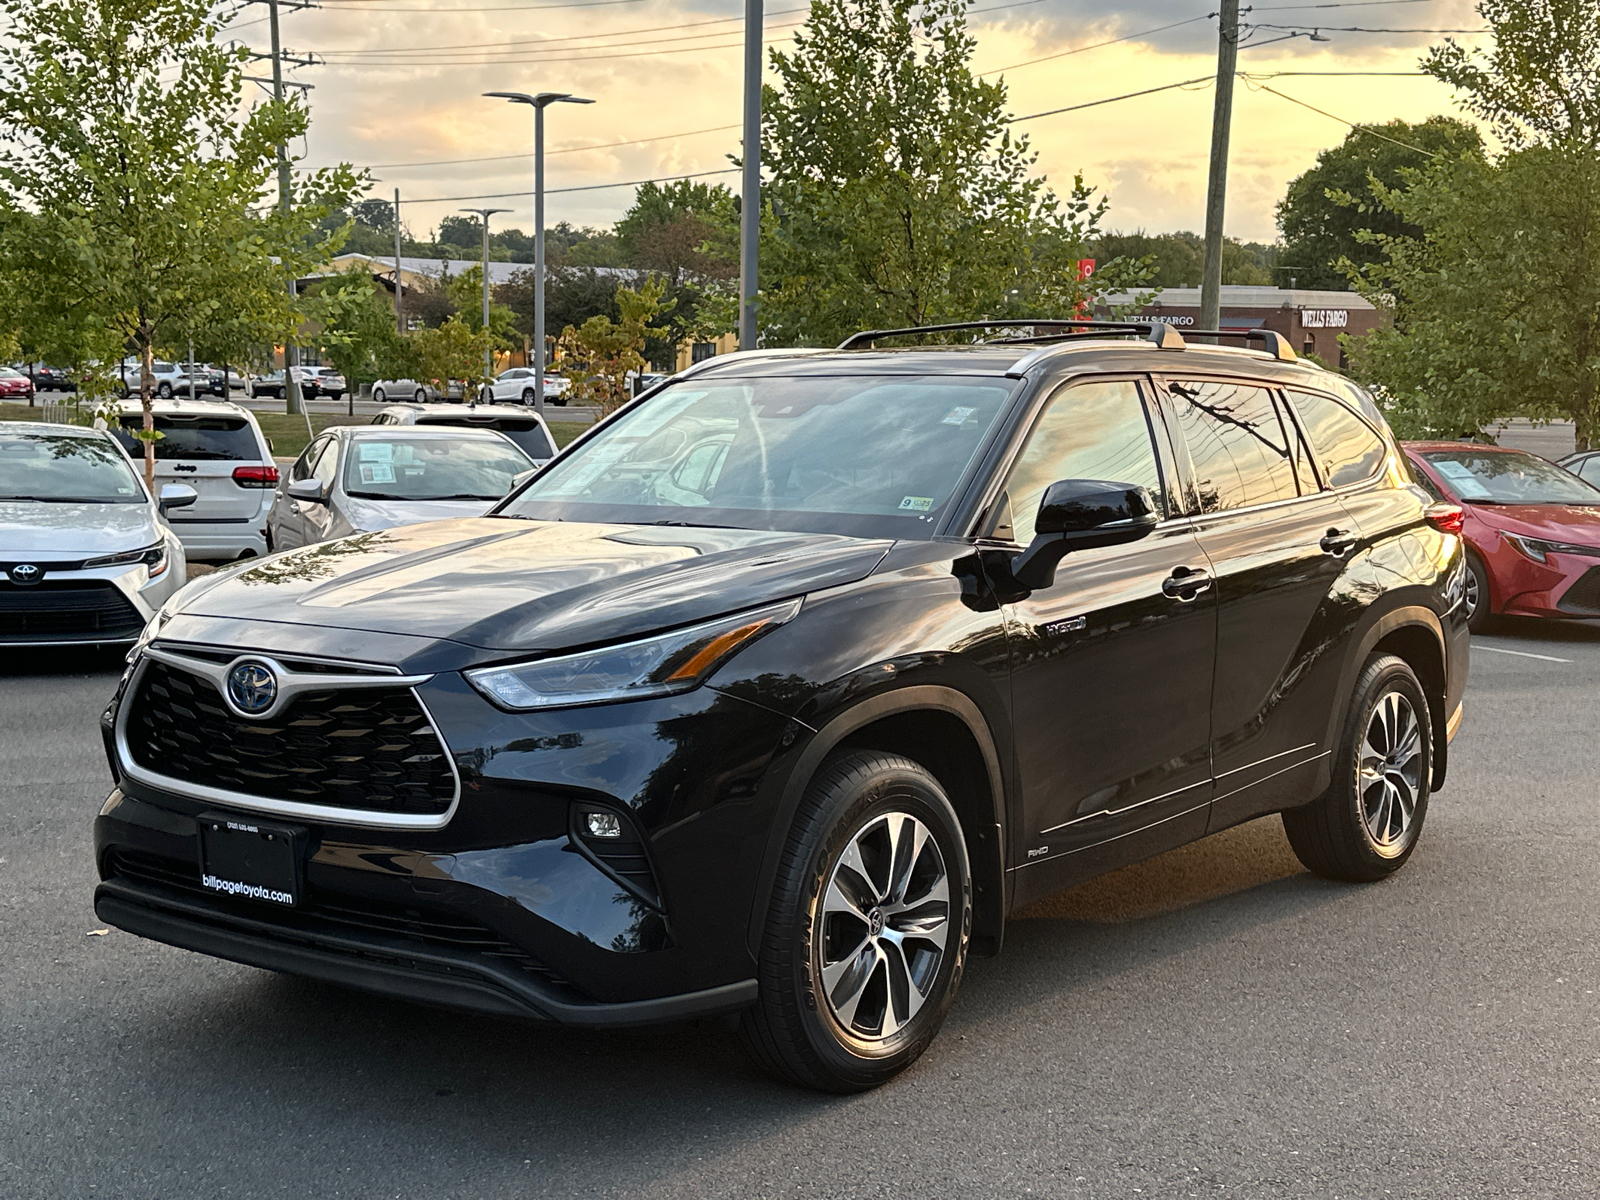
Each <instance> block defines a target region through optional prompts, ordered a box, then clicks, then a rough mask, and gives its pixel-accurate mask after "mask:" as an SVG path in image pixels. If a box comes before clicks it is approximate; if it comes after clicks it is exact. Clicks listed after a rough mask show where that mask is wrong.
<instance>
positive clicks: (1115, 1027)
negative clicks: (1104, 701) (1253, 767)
mask: <svg viewBox="0 0 1600 1200" xmlns="http://www.w3.org/2000/svg"><path fill="white" fill-rule="evenodd" d="M117 669H118V663H117V662H116V660H115V659H112V658H106V657H101V658H99V659H93V658H78V659H70V660H69V659H64V658H62V657H60V656H55V657H53V658H50V659H48V660H46V659H29V660H12V661H10V662H9V663H0V781H3V782H0V798H3V799H0V931H3V932H0V944H3V947H4V952H5V953H4V958H3V960H0V962H3V966H0V1196H4V1197H13V1196H15V1197H28V1198H35V1197H37V1198H45V1197H71V1198H74V1200H80V1198H82V1197H88V1196H111V1197H126V1198H130V1200H131V1198H142V1197H150V1198H161V1200H177V1198H180V1197H208V1198H209V1197H222V1196H227V1197H251V1196H300V1197H373V1198H377V1197H406V1198H412V1197H417V1198H423V1197H427V1198H433V1197H439V1198H446V1197H448V1198H468V1197H496V1198H498V1197H506V1196H513V1195H517V1196H521V1195H551V1196H627V1197H677V1196H681V1197H709V1196H729V1197H765V1196H794V1197H813V1196H820V1197H897V1198H898V1197H967V1196H985V1197H987V1196H1003V1197H1012V1196H1048V1197H1135V1196H1142V1197H1177V1196H1243V1197H1256V1196H1259V1197H1368V1196H1371V1197H1381V1196H1387V1195H1394V1196H1413V1197H1415V1196H1427V1197H1487V1196H1518V1197H1528V1196H1574V1195H1590V1194H1593V1193H1594V1192H1595V1191H1596V1190H1597V1182H1596V1181H1597V1178H1600V1166H1597V1163H1600V1125H1597V1121H1600V1030H1597V1004H1596V993H1597V991H1600V969H1597V954H1596V949H1595V947H1596V944H1597V941H1600V937H1597V935H1600V906H1597V904H1596V902H1595V897H1596V895H1597V894H1600V853H1597V851H1600V805H1597V803H1596V799H1597V792H1600V787H1597V785H1600V755H1596V753H1595V746H1596V737H1595V726H1596V713H1595V698H1596V696H1597V694H1600V692H1597V685H1600V627H1586V626H1581V625H1576V624H1561V623H1549V624H1544V625H1534V624H1531V623H1520V624H1517V625H1514V626H1510V627H1508V628H1506V629H1505V630H1504V631H1503V632H1502V633H1500V634H1499V635H1497V636H1495V637H1491V638H1484V639H1479V640H1478V641H1477V642H1476V643H1475V646H1474V652H1473V662H1472V683H1471V687H1470V689H1469V692H1468V697H1467V716H1466V722H1465V725H1464V727H1463V729H1462V732H1461V735H1460V737H1459V738H1458V739H1457V741H1456V744H1455V747H1454V751H1453V758H1452V767H1451V773H1450V774H1451V779H1450V783H1449V786H1448V787H1447V789H1446V790H1445V791H1443V792H1441V793H1439V794H1438V795H1437V796H1436V797H1435V798H1434V803H1433V807H1432V808H1431V810H1430V813H1429V816H1428V820H1427V826H1426V829H1425V831H1424V834H1423V838H1422V842H1421V845H1420V847H1419V849H1418V851H1417V853H1416V855H1415V856H1414V858H1413V859H1412V861H1411V863H1410V864H1409V865H1408V867H1407V868H1406V869H1405V870H1404V871H1403V872H1401V873H1400V875H1399V876H1398V877H1396V878H1394V879H1392V880H1390V881H1389V882H1387V883H1384V884H1380V885H1375V886H1367V887H1353V886H1346V885H1335V884H1329V883H1325V882H1322V881H1320V880H1317V879H1315V878H1313V877H1311V876H1310V875H1308V874H1306V873H1305V872H1304V871H1302V870H1301V869H1300V868H1299V866H1298V864H1297V863H1296V862H1295V860H1294V858H1293V856H1292V855H1291V854H1290V852H1289V850H1288V847H1287V844H1286V843H1285V842H1284V839H1283V836H1282V833H1281V830H1280V827H1279V825H1278V823H1277V820H1276V818H1269V819H1267V820H1264V821H1259V822H1255V823H1253V824H1251V825H1249V826H1245V827H1243V828H1240V829H1237V830H1233V831H1230V832H1228V833H1225V834H1221V835H1218V836H1216V837H1213V838H1211V839H1208V840H1207V841H1205V842H1202V843H1200V844H1198V845H1196V846H1192V847H1188V848H1186V849H1184V850H1180V851H1177V852H1175V853H1173V854H1169V855H1166V856H1164V857H1162V858H1159V859H1156V860H1153V861H1151V862H1149V863H1145V864H1142V865H1140V866H1137V867H1133V868H1129V869H1128V870H1125V871H1122V872H1118V873H1117V874H1115V875H1112V876H1109V877H1107V878H1105V879H1103V880H1099V881H1096V882H1094V883H1091V884H1088V885H1086V886H1083V887H1080V888H1077V889H1075V890H1073V891H1071V892H1066V893H1062V894H1061V895H1059V896H1056V897H1054V898H1052V899H1050V900H1048V901H1045V902H1043V903H1041V904H1039V905H1036V906H1035V907H1034V908H1033V909H1032V910H1030V911H1028V912H1027V913H1025V914H1024V915H1023V916H1022V917H1021V918H1019V919H1017V920H1016V921H1014V922H1013V923H1012V924H1011V926H1010V927H1009V930H1008V934H1007V945H1006V948H1005V952H1004V953H1003V955H1002V956H1001V957H999V958H998V959H991V960H977V961H975V962H974V963H973V965H972V968H971V970H970V971H969V974H968V976H967V979H966V982H965V984H964V985H963V988H962V992H961V995H960V997H959V999H958V1000H957V1003H956V1007H955V1010H954V1012H953V1013H952V1016H951V1018H950V1020H949V1021H948V1022H947V1024H946V1026H945V1029H944V1032H943V1033H942V1034H941V1035H940V1037H939V1039H938V1040H937V1041H936V1042H935V1044H934V1046H933V1049H932V1050H931V1051H930V1052H929V1053H928V1054H927V1055H926V1056H925V1057H924V1058H923V1059H922V1060H921V1062H920V1063H919V1064H918V1065H917V1066H916V1067H915V1068H913V1069H912V1070H911V1071H910V1072H909V1073H908V1074H907V1075H906V1076H904V1077H903V1078H902V1079H900V1080H899V1081H897V1082H895V1083H893V1084H891V1085H890V1086H888V1087H886V1088H884V1089H882V1090H880V1091H878V1092H875V1093H872V1094H869V1095H864V1096H859V1097H854V1098H849V1099H839V1098H828V1097H821V1096H816V1095H811V1094H807V1093H803V1092H797V1091H794V1090H791V1089H788V1088H785V1087H782V1086H778V1085H775V1084H772V1083H769V1082H768V1081H767V1080H766V1079H765V1078H763V1077H762V1076H760V1075H758V1074H757V1073H756V1072H755V1071H754V1070H753V1069H752V1068H751V1067H750V1066H748V1065H747V1063H746V1062H745V1060H744V1058H743V1057H742V1055H741V1052H740V1051H739V1049H738V1047H737V1045H736V1044H735V1042H734V1040H733V1038H732V1037H731V1035H730V1034H729V1033H728V1032H727V1031H726V1030H724V1029H723V1028H722V1027H720V1026H718V1025H716V1024H709V1023H708V1024H705V1025H700V1026H692V1027H684V1028H674V1029H668V1030H661V1031H654V1032H649V1033H636V1034H628V1035H615V1034H611V1035H597V1034H583V1033H572V1032H566V1031H553V1030H547V1029H542V1028H537V1027H530V1026H526V1025H521V1024H517V1023H513V1022H508V1021H502V1020H496V1019H490V1018H479V1017H472V1016H458V1015H454V1014H449V1013H443V1012H439V1011H434V1010H430V1009H425V1008H419V1007H415V1006H412V1005H408V1004H403V1003H397V1002H391V1001H387V1000H383V999H377V998H373V997H369V996H366V995H363V994H360V993H356V992H350V991H344V990H341V989H338V988H335V987H331V986H325V985H321V984H317V983H311V982H307V981H303V980H297V979H292V978H288V977H284V976H277V975H272V974H269V973H267V972H263V971H258V970H254V969H251V968H247V967H241V966H235V965H232V964H229V963H224V962H218V961H215V960H212V959H208V958H204V957H201V956H198V955H193V954H188V953H186V952H183V951H180V950H175V949H169V948H167V947H164V946H160V945H155V944H153V943H149V942H143V941H140V940H138V939H135V938H132V937H130V936H128V935H126V934H123V933H121V932H119V931H116V930H111V931H110V932H109V933H105V934H103V935H99V934H97V931H98V930H99V928H100V927H99V925H98V923H97V922H96V921H95V919H94V914H93V910H92V907H91V895H92V892H93V888H94V882H95V876H94V869H93V864H92V862H91V855H90V849H89V823H90V820H91V818H92V817H93V815H94V813H95V811H96V809H97V808H98V806H99V804H100V801H101V799H102V798H103V797H104V794H105V792H106V790H107V787H108V778H109V777H108V775H107V771H106V767H105V763H104V761H103V758H102V755H101V750H100V745H99V738H98V735H97V732H96V724H95V720H96V716H97V713H98V711H99V709H100V707H101V705H102V704H103V702H104V701H105V699H106V697H107V696H108V694H109V692H110V690H111V688H112V687H113V685H114V682H115V678H116V672H117Z"/></svg>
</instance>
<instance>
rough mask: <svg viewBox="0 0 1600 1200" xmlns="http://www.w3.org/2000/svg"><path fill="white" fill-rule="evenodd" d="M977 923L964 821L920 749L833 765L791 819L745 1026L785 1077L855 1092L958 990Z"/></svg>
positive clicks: (890, 1071) (883, 1077) (842, 758)
mask: <svg viewBox="0 0 1600 1200" xmlns="http://www.w3.org/2000/svg"><path fill="white" fill-rule="evenodd" d="M971 929H972V883H971V871H970V869H969V867H968V862H967V850H966V843H965V841H964V839H963V838H962V834H961V823H960V821H959V819H958V818H957V817H956V813H955V810H954V809H953V808H952V807H951V805H950V801H949V799H948V797H946V795H945V792H944V789H943V788H942V787H941V786H940V785H939V782H938V780H936V779H935V778H934V777H933V776H932V775H931V774H929V773H928V771H927V770H925V769H924V768H923V767H921V766H920V765H918V764H917V763H915V762H912V761H911V760H910V759H907V758H902V757H900V756H899V755H893V754H883V753H878V752H875V751H855V752H851V753H847V754H842V755H839V756H838V757H836V758H834V759H832V760H830V761H829V762H828V763H826V764H824V766H823V768H822V769H821V771H819V772H818V774H817V777H816V778H815V779H814V780H813V781H812V783H811V786H810V788H809V789H808V791H807V793H806V797H805V800H804V801H802V803H801V806H800V811H799V813H798V814H797V815H796V817H795V823H794V827H793V829H792V830H791V832H790V834H789V841H788V845H787V846H786V847H785V850H784V856H783V861H782V863H781V864H780V866H779V868H778V876H777V879H776V880H775V881H774V887H773V896H772V903H771V906H770V907H769V909H768V912H767V922H766V929H765V935H764V937H763V938H762V947H761V956H760V965H759V979H760V994H759V998H758V1000H757V1002H756V1005H755V1007H754V1008H752V1009H750V1010H748V1011H747V1012H746V1013H745V1014H744V1017H743V1018H742V1022H741V1027H740V1028H741V1033H742V1035H743V1038H744V1041H745V1044H746V1046H747V1047H748V1048H749V1050H750V1052H751V1054H752V1056H753V1057H754V1058H755V1059H756V1061H757V1062H759V1063H760V1064H761V1065H762V1066H763V1067H765V1068H766V1069H767V1070H769V1071H771V1072H772V1073H773V1074H775V1075H778V1076H779V1077H780V1078H783V1079H786V1080H789V1081H790V1082H793V1083H797V1084H800V1085H801V1086H803V1087H811V1088H816V1089H818V1090H821V1091H829V1092H859V1091H865V1090H866V1089H868V1088H873V1087H877V1086H878V1085H879V1084H882V1083H886V1082H888V1081H889V1080H890V1079H892V1078H894V1076H896V1075H898V1074H899V1073H900V1072H901V1071H903V1070H905V1069H906V1068H907V1067H908V1066H910V1065H911V1064H912V1063H913V1062H915V1061H916V1059H917V1058H918V1056H919V1055H921V1054H922V1052H923V1051H924V1050H926V1049H927V1048H928V1044H929V1043H930V1042H932V1041H933V1037H934V1034H936V1033H937V1032H938V1031H939V1026H940V1025H941V1024H942V1023H943V1021H944V1017H945V1013H946V1012H948V1011H949V1008H950V1005H951V1002H952V1001H953V1000H954V999H955V994H956V988H957V986H958V985H959V984H960V982H961V973H962V970H963V968H964V966H965V963H966V956H967V943H968V939H969V938H970V936H971Z"/></svg>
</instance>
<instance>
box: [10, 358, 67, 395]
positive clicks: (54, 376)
mask: <svg viewBox="0 0 1600 1200" xmlns="http://www.w3.org/2000/svg"><path fill="white" fill-rule="evenodd" d="M17 370H18V371H19V372H20V373H21V374H23V375H26V376H28V378H29V379H31V380H32V381H33V387H34V391H35V392H76V391H77V390H78V385H77V384H76V383H74V382H73V380H72V377H71V376H70V375H68V374H67V372H66V369H65V368H64V367H51V366H46V365H45V364H44V363H35V364H33V365H32V366H31V367H18V368H17Z"/></svg>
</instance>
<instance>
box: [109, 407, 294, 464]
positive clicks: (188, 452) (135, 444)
mask: <svg viewBox="0 0 1600 1200" xmlns="http://www.w3.org/2000/svg"><path fill="white" fill-rule="evenodd" d="M155 420H156V429H158V430H159V431H160V432H161V434H162V435H163V436H162V437H161V438H159V439H158V440H157V441H156V444H155V445H156V461H157V462H161V461H163V460H170V459H228V460H241V459H242V460H244V461H246V462H261V461H262V453H261V447H260V446H259V445H257V444H256V434H255V430H253V429H251V428H250V422H249V421H248V420H246V419H245V418H244V417H183V416H162V415H157V417H156V419H155ZM143 427H144V417H143V416H141V415H140V414H138V413H131V414H128V415H126V416H124V417H123V418H122V420H121V423H120V424H119V425H118V426H117V427H116V428H115V429H113V430H112V432H113V433H114V434H116V437H117V440H118V441H119V442H121V443H122V444H123V445H124V446H126V447H127V449H128V453H129V454H136V455H138V456H139V457H141V458H142V457H143V456H144V447H143V445H142V444H141V443H140V442H139V440H138V439H137V438H135V437H134V436H133V433H134V431H135V430H137V429H142V428H143Z"/></svg>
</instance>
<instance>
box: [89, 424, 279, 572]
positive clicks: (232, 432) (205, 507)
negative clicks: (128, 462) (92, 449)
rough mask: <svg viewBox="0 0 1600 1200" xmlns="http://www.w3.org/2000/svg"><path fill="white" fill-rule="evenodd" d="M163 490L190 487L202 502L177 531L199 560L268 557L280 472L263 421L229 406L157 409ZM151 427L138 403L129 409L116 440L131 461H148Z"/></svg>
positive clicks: (177, 521)
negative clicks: (144, 433)
mask: <svg viewBox="0 0 1600 1200" xmlns="http://www.w3.org/2000/svg"><path fill="white" fill-rule="evenodd" d="M154 407H155V413H154V416H155V427H156V429H157V430H158V431H159V432H160V434H161V437H160V438H158V439H157V440H156V443H155V452H156V482H157V484H158V485H159V484H167V483H183V484H187V485H188V486H190V487H192V488H193V489H194V490H195V492H196V499H195V502H194V503H193V505H192V506H190V507H189V508H187V509H185V511H184V513H183V515H182V516H176V517H172V518H171V519H170V523H171V525H172V526H173V528H174V529H175V530H176V531H177V533H178V536H179V537H180V538H181V539H182V540H183V545H184V548H185V550H186V551H187V553H188V556H189V557H190V558H192V559H196V560H203V561H207V562H215V561H221V562H231V561H232V560H234V559H236V558H254V557H255V556H257V555H260V554H265V553H266V552H267V539H266V525H267V513H268V512H269V511H270V510H271V508H272V496H273V489H274V488H276V487H277V485H278V465H277V463H275V462H274V461H273V458H272V447H271V445H270V444H269V443H268V442H267V439H266V437H265V436H264V435H263V434H262V432H261V426H260V425H259V424H258V423H257V422H256V418H255V414H254V413H252V412H251V411H250V410H249V409H248V408H245V407H244V406H243V405H239V404H234V403H233V402H232V401H226V400H176V399H174V400H169V401H165V402H163V401H157V402H156V404H155V406H154ZM143 425H144V414H143V412H142V410H141V409H140V407H139V404H138V402H137V401H127V402H124V403H123V405H122V407H121V412H120V413H119V414H118V417H117V423H116V424H115V425H114V426H113V427H112V432H113V433H114V434H115V435H116V437H117V440H118V441H119V442H121V443H122V446H123V448H124V449H126V450H127V452H128V454H129V455H130V456H131V457H135V458H138V459H141V460H142V459H143V457H144V443H143V442H142V441H140V440H139V439H138V438H137V437H135V436H134V434H135V432H136V431H137V430H139V429H141V428H142V427H143Z"/></svg>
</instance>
